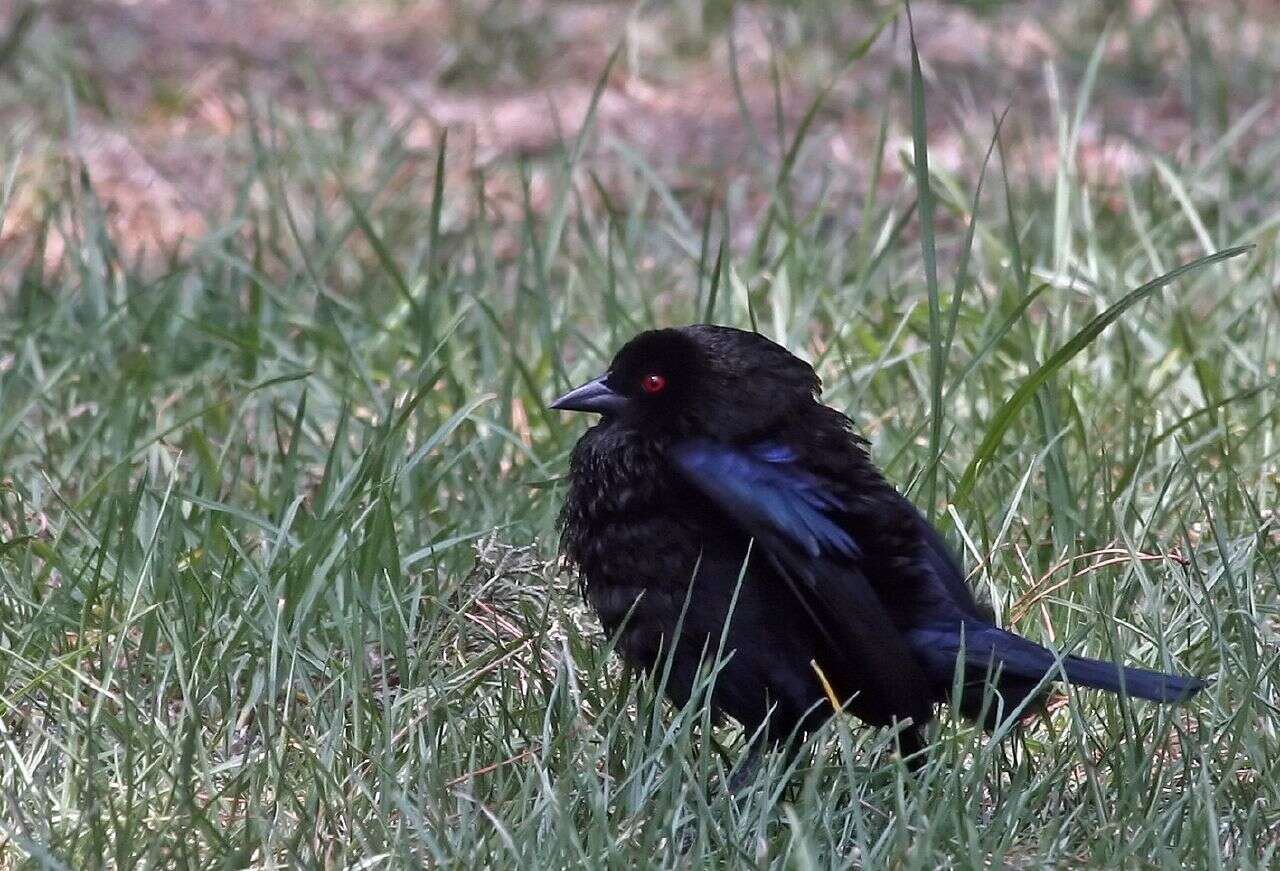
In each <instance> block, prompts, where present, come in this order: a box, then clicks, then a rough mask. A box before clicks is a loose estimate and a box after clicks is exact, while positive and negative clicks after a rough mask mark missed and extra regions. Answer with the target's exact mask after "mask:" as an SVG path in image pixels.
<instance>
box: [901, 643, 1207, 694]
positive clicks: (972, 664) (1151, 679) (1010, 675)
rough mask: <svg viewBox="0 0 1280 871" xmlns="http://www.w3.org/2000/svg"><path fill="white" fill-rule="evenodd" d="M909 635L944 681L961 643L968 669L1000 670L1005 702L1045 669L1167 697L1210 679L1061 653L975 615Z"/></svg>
mask: <svg viewBox="0 0 1280 871" xmlns="http://www.w3.org/2000/svg"><path fill="white" fill-rule="evenodd" d="M908 637H909V639H910V641H911V647H912V649H913V651H915V653H916V654H917V656H918V657H919V659H920V661H921V663H922V664H923V665H924V667H925V672H926V674H928V675H929V677H930V679H931V680H934V681H937V682H939V683H941V684H944V685H949V684H950V682H951V680H952V678H953V675H954V672H955V665H956V660H957V658H958V657H959V655H960V652H961V650H962V649H963V651H964V658H965V671H966V673H968V674H971V675H974V676H975V678H978V679H984V678H985V676H986V675H987V674H990V673H992V672H995V671H996V670H998V672H999V676H998V677H997V689H998V690H1000V691H1001V693H1002V695H1004V696H1005V697H1006V698H1005V703H1006V706H1009V705H1012V706H1017V705H1019V704H1021V702H1022V700H1023V699H1024V698H1026V697H1027V696H1029V695H1030V694H1031V693H1032V692H1033V691H1034V690H1035V687H1036V686H1037V684H1039V683H1040V681H1041V680H1042V679H1043V678H1044V677H1045V675H1051V676H1052V677H1059V678H1061V677H1065V678H1066V680H1067V681H1069V682H1070V683H1073V684H1076V685H1078V686H1086V687H1093V688H1095V689H1100V690H1107V691H1109V692H1113V693H1123V694H1127V695H1129V696H1133V697H1135V698H1139V699H1150V700H1151V701H1154V702H1166V703H1171V702H1181V701H1185V700H1186V699H1188V698H1190V697H1191V696H1193V695H1195V694H1196V693H1197V692H1199V691H1200V690H1202V689H1204V687H1205V686H1207V684H1206V683H1205V681H1203V680H1200V679H1199V678H1195V677H1189V676H1186V675H1177V674H1166V673H1165V672H1161V671H1151V670H1149V669H1145V668H1130V667H1128V666H1122V665H1118V664H1116V663H1114V662H1106V661H1104V660H1100V659H1089V658H1087V657H1083V656H1063V657H1061V658H1059V657H1058V656H1056V655H1054V653H1053V652H1051V651H1049V650H1047V649H1046V648H1044V647H1041V646H1040V645H1039V644H1036V643H1035V642H1033V641H1028V640H1027V639H1025V638H1023V637H1021V636H1019V635H1014V634H1013V633H1012V632H1005V631H1004V630H1003V629H997V628H996V627H994V626H988V625H985V624H982V623H976V622H972V621H965V622H963V623H954V624H946V625H940V624H934V625H931V626H926V627H923V628H920V629H915V630H912V631H911V632H910V633H908ZM1059 669H1060V670H1059ZM971 707H972V701H970V702H969V703H968V704H965V705H963V707H962V710H964V712H965V713H966V714H970V715H974V714H973V712H972V711H971V710H970V708H971ZM974 711H976V709H974Z"/></svg>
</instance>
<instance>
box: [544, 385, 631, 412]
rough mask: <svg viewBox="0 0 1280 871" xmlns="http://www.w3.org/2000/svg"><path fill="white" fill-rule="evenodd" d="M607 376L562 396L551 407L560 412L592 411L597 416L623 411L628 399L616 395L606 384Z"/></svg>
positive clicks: (619, 394)
mask: <svg viewBox="0 0 1280 871" xmlns="http://www.w3.org/2000/svg"><path fill="white" fill-rule="evenodd" d="M606 377H607V376H605V375H601V376H600V377H599V378H597V379H596V380H594V381H588V382H587V383H586V384H583V385H582V386H581V387H575V388H573V389H572V390H570V391H569V392H568V393H566V394H565V395H564V396H561V397H560V398H559V399H557V400H556V401H555V402H553V403H551V407H552V408H555V409H558V410H560V411H590V412H593V413H595V414H611V413H614V412H618V411H621V410H622V409H623V407H624V406H625V405H626V404H627V397H625V396H623V395H622V394H621V393H615V392H614V391H613V389H612V388H610V387H609V385H608V384H605V383H604V380H605V378H606Z"/></svg>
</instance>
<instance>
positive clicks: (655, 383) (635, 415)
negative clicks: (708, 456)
mask: <svg viewBox="0 0 1280 871" xmlns="http://www.w3.org/2000/svg"><path fill="white" fill-rule="evenodd" d="M819 386H820V382H819V380H818V376H817V375H815V374H814V371H813V368H812V367H811V366H810V365H809V364H808V363H805V362H804V361H803V360H801V359H799V358H798V357H796V356H794V355H793V354H791V353H790V352H789V351H787V350H786V349H785V348H783V347H782V346H780V345H778V344H776V343H774V342H771V341H769V340H768V339H766V338H765V337H764V336H761V335H759V334H758V333H749V332H746V331H744V330H737V329H733V328H732V327H719V326H709V325H695V326H688V327H678V328H675V329H666V330H650V331H648V332H644V333H641V334H640V335H638V336H636V337H635V338H634V339H632V340H631V341H630V342H628V343H627V344H626V345H624V346H623V347H622V350H620V351H618V354H617V356H615V357H614V358H613V362H612V363H611V364H610V365H609V371H608V372H606V373H605V374H604V375H602V376H600V377H599V378H596V379H595V380H593V381H588V382H587V383H586V384H583V385H582V386H581V387H578V388H575V389H574V390H570V391H569V392H568V393H566V394H565V395H564V396H561V397H560V398H559V399H557V400H556V401H555V402H553V403H552V404H551V407H552V408H557V409H561V410H563V411H588V412H594V413H597V414H602V415H604V416H605V417H606V418H608V419H610V420H614V421H617V422H618V423H620V424H621V425H623V426H628V427H632V428H634V429H637V430H642V431H645V432H648V433H651V434H655V435H664V434H666V435H680V436H692V435H702V436H715V437H717V438H720V439H723V440H727V441H733V440H736V439H743V438H747V437H749V436H751V435H753V434H756V433H760V432H765V431H768V430H769V429H771V428H773V427H774V426H776V425H778V424H779V423H781V422H783V421H785V420H786V419H787V418H788V417H790V416H792V415H794V414H795V413H797V412H798V411H800V410H802V409H803V408H804V407H806V406H808V405H812V404H813V403H814V401H815V397H816V394H817V391H818V388H819Z"/></svg>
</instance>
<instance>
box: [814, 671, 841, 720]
mask: <svg viewBox="0 0 1280 871" xmlns="http://www.w3.org/2000/svg"><path fill="white" fill-rule="evenodd" d="M809 665H810V666H812V667H813V670H814V672H816V673H817V675H818V680H820V681H822V689H823V692H825V693H826V694H827V701H829V702H831V707H832V708H833V709H834V710H836V711H839V710H840V707H841V705H840V700H839V699H838V698H836V691H835V690H834V689H832V688H831V681H829V680H827V676H826V675H825V674H823V673H822V667H821V666H819V665H818V660H816V659H811V660H809Z"/></svg>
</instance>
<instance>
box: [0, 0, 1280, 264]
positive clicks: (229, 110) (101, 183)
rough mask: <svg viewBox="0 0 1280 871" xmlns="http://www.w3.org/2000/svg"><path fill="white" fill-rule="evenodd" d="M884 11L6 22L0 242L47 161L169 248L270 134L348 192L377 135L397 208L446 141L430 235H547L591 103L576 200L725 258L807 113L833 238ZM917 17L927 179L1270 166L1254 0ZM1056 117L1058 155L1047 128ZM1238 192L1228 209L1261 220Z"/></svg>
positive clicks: (55, 174) (875, 88)
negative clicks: (1157, 164) (308, 139)
mask: <svg viewBox="0 0 1280 871" xmlns="http://www.w3.org/2000/svg"><path fill="white" fill-rule="evenodd" d="M898 8H899V7H898V5H897V4H892V3H872V2H849V3H836V4H831V3H827V2H822V0H790V2H755V3H733V2H729V0H674V2H663V3H631V2H626V3H624V2H552V0H454V2H402V0H366V2H340V0H276V2H254V0H182V2H173V0H129V2H104V0H53V2H48V3H34V2H23V0H3V2H0V30H2V31H3V34H2V36H0V127H2V128H3V130H4V136H5V137H6V139H7V141H8V143H9V145H10V147H11V148H18V149H20V150H21V152H22V154H23V159H22V160H21V161H20V162H19V164H18V170H17V172H18V176H19V179H20V181H21V184H19V185H18V195H17V200H16V202H14V203H12V204H11V206H10V209H9V213H8V215H7V219H6V221H5V224H4V227H3V237H2V240H3V243H4V244H6V245H15V244H22V241H23V239H24V238H27V237H30V236H31V234H32V233H33V231H34V229H35V228H36V227H38V226H40V225H41V223H42V216H43V215H44V214H45V213H46V212H47V210H48V209H49V208H50V203H51V202H54V201H56V200H58V199H59V197H60V195H61V193H60V192H61V191H62V186H63V185H64V184H65V183H66V179H67V177H68V176H67V173H66V168H67V165H68V162H70V163H71V164H74V165H76V166H77V167H79V166H82V167H83V169H84V170H85V171H86V172H87V173H88V176H89V178H90V179H91V181H92V184H93V186H94V189H95V190H96V193H97V196H98V197H99V198H100V200H101V203H102V206H103V208H104V209H105V210H106V212H107V214H108V215H109V216H110V219H111V224H112V226H113V227H115V228H116V229H118V230H119V231H120V235H119V242H120V244H121V245H123V246H125V247H126V248H128V249H131V251H132V252H133V253H143V252H148V251H149V252H151V253H152V254H155V253H156V252H159V251H166V250H171V249H172V247H173V246H174V245H176V244H180V243H181V242H182V240H190V239H192V238H193V237H197V236H199V235H200V234H202V233H204V232H207V231H208V229H209V228H210V227H212V226H218V225H219V224H220V223H221V222H222V220H223V219H224V218H225V216H226V215H227V214H230V213H231V212H232V211H233V209H234V207H235V201H236V198H237V197H238V196H243V195H245V194H246V191H245V190H244V188H245V187H246V180H247V179H248V178H249V172H248V171H247V170H246V166H248V165H250V164H252V162H253V158H254V153H255V149H261V148H262V147H263V144H262V142H261V141H260V140H261V139H263V138H268V139H269V138H270V136H271V132H270V131H271V130H276V129H278V128H279V127H281V126H283V127H288V128H295V127H296V128H301V129H306V130H311V131H314V133H315V139H316V141H317V143H318V144H317V149H318V150H320V151H323V152H324V153H323V154H321V153H317V154H314V155H313V158H314V159H315V160H317V161H322V162H323V161H331V162H339V161H341V160H344V159H345V160H347V161H349V162H351V163H359V162H361V160H363V162H364V164H365V165H363V166H357V165H350V166H347V167H345V169H346V170H347V171H348V172H349V173H350V174H348V175H347V179H348V180H349V181H350V182H351V183H352V184H357V185H358V184H359V183H360V174H361V173H364V175H365V176H366V177H367V178H365V181H366V182H369V183H372V180H373V179H374V178H377V177H378V176H379V173H380V172H381V171H382V170H383V169H385V166H384V167H379V166H378V165H376V163H377V160H376V158H374V157H371V155H370V154H368V153H366V154H365V155H363V156H361V155H355V154H354V152H353V151H352V150H350V149H348V150H347V152H346V154H345V155H343V156H341V157H340V156H339V155H337V154H335V153H334V150H333V147H332V145H331V143H330V142H328V141H327V140H328V138H329V136H330V134H336V135H337V137H338V138H339V140H341V139H342V138H343V137H345V139H346V141H347V142H348V143H350V142H352V141H353V140H354V141H355V144H356V145H360V144H363V143H361V142H360V140H361V138H362V137H364V138H365V140H366V142H367V143H371V142H374V141H377V140H379V139H380V138H382V137H385V136H386V135H387V134H386V133H385V132H372V131H386V130H387V129H388V128H393V129H394V130H395V131H397V135H398V136H399V137H400V145H401V148H402V152H401V153H400V154H399V155H398V158H397V163H398V166H397V171H396V173H395V174H394V177H390V178H384V179H382V180H381V181H380V184H383V185H385V186H386V188H387V189H388V190H389V191H394V192H395V193H397V194H398V195H404V194H405V193H412V189H413V187H414V185H418V186H419V188H420V190H419V191H418V194H419V195H418V197H417V199H418V200H419V201H420V202H422V203H423V204H424V206H425V204H426V203H427V202H428V201H429V199H430V192H431V184H432V180H431V175H432V172H431V170H432V167H433V165H434V161H435V152H434V147H435V145H436V144H437V143H438V142H439V140H440V138H441V136H442V135H443V134H444V133H445V131H448V133H449V137H450V143H451V148H450V153H449V160H448V166H447V170H448V174H447V184H448V185H450V186H456V187H457V188H459V189H460V190H461V192H462V193H461V195H460V196H452V195H451V196H449V197H447V198H446V201H447V202H449V203H450V208H449V209H448V210H447V214H445V215H444V222H445V227H446V228H454V229H456V228H458V227H459V226H461V225H463V224H465V223H466V221H467V220H468V219H469V217H472V215H469V214H468V212H473V211H474V210H476V209H478V208H480V203H481V202H483V203H484V207H485V208H487V209H489V210H491V213H492V216H498V217H500V216H503V215H507V216H513V215H517V214H521V213H523V212H524V210H525V208H526V207H527V208H531V209H533V210H534V211H535V212H545V210H546V209H547V208H548V207H549V204H550V203H551V201H552V200H553V199H554V197H553V196H552V194H551V190H552V187H553V185H552V183H551V182H549V181H548V178H547V172H546V170H547V168H548V166H550V167H558V166H559V164H560V161H561V160H562V154H563V152H562V146H563V145H564V144H565V143H566V142H569V141H571V140H572V139H573V137H574V136H575V134H576V133H577V131H578V130H579V129H580V128H581V125H582V123H583V120H584V117H585V116H586V114H587V110H588V107H589V106H590V105H591V97H592V93H593V90H594V89H595V88H596V86H597V85H598V84H602V85H603V89H604V90H603V93H602V94H601V96H600V99H599V102H598V104H597V105H596V107H595V116H596V117H595V125H594V131H595V134H596V135H594V136H592V137H591V138H590V141H589V142H588V143H585V145H586V146H587V148H588V149H589V150H588V152H587V153H586V154H585V155H584V157H585V158H586V163H585V165H587V166H588V167H589V169H590V174H591V179H590V181H589V182H584V184H583V186H582V188H581V191H580V192H581V194H582V195H583V196H587V197H598V196H601V195H604V194H607V193H608V192H610V191H613V192H618V191H622V190H624V189H625V186H624V185H623V184H622V178H623V177H625V176H629V175H634V174H636V173H645V174H654V175H656V176H657V178H658V179H660V180H661V182H662V185H663V186H664V187H665V188H666V189H667V190H669V191H670V193H671V194H673V195H675V196H677V197H680V198H682V199H686V200H687V201H688V208H689V213H690V215H691V217H693V218H694V219H695V220H696V218H697V215H698V214H699V212H700V210H703V209H706V208H712V209H721V208H723V209H725V210H726V211H727V217H729V218H730V219H731V225H732V226H733V227H735V228H738V229H737V230H736V231H735V232H734V233H733V236H734V239H735V240H736V241H737V242H738V243H742V242H743V240H746V239H749V238H751V235H752V225H753V222H754V221H756V220H757V219H758V218H759V215H760V212H761V210H762V209H763V208H764V207H765V203H766V201H767V200H768V199H769V196H770V195H769V191H768V190H762V189H761V188H760V186H759V185H752V184H750V183H749V179H751V178H752V176H753V175H756V176H766V177H767V176H769V175H771V174H773V173H775V172H776V169H777V167H778V165H779V161H780V157H781V155H782V154H784V153H785V152H786V150H787V147H788V145H789V144H790V142H791V141H792V138H793V137H794V136H795V134H796V131H797V126H798V125H799V124H800V122H801V120H802V119H804V118H805V115H806V113H807V111H808V110H809V109H810V107H811V106H813V101H814V99H815V97H816V96H817V95H818V94H819V93H824V99H822V101H821V104H820V105H819V106H818V107H817V111H816V114H815V115H814V117H813V118H812V119H811V126H810V127H809V129H808V130H807V132H806V136H805V139H804V147H803V149H801V153H800V154H799V155H798V161H797V165H796V167H795V169H794V171H793V172H792V182H793V183H794V185H795V187H794V189H793V193H794V195H795V196H796V197H799V198H800V199H801V200H803V199H805V198H806V197H807V198H808V199H809V200H810V201H813V200H816V199H817V197H818V194H819V191H821V192H822V195H823V196H825V197H826V198H827V199H828V201H829V202H833V203H834V204H836V205H837V206H838V205H839V204H840V203H841V202H843V203H847V204H848V205H849V208H848V209H845V210H842V209H840V208H838V207H837V208H834V209H828V211H827V214H826V215H825V216H824V220H828V221H832V222H837V223H838V222H853V223H856V222H857V220H858V209H857V208H856V206H855V204H856V203H858V202H860V198H861V196H862V195H863V194H864V193H865V189H866V187H867V186H868V185H870V184H873V183H874V184H880V185H883V186H885V187H886V189H892V188H893V187H895V186H896V185H897V183H898V181H899V179H900V177H901V175H902V173H903V171H904V170H903V164H902V162H901V161H899V160H897V159H890V160H887V161H886V162H885V163H884V165H883V166H878V165H876V164H875V163H874V161H873V160H872V159H871V158H872V156H873V155H874V154H875V152H876V144H877V139H878V137H880V136H885V137H887V138H888V145H889V148H888V154H889V155H890V157H891V158H893V157H894V156H896V155H897V154H899V152H900V151H901V150H902V149H903V148H905V147H907V146H909V143H910V135H909V129H910V118H911V114H910V111H909V107H908V106H907V104H906V97H905V88H902V87H899V86H900V85H901V84H902V82H903V81H904V79H903V77H904V75H905V72H906V69H907V57H908V52H907V50H906V46H905V27H904V26H903V23H904V21H903V19H900V18H898V19H894V20H893V22H892V23H890V24H888V26H887V28H886V32H885V33H883V34H879V29H880V28H881V27H884V26H885V24H886V22H887V21H889V16H892V15H893V13H894V12H895V11H896V10H897V9H898ZM913 11H914V19H915V28H916V38H917V41H918V43H919V46H920V54H921V58H922V64H923V72H924V76H925V79H926V82H927V85H928V89H927V95H928V109H929V111H928V121H929V144H930V148H931V161H932V164H933V168H934V169H935V170H941V171H943V172H948V173H955V174H959V175H960V176H964V177H972V176H974V175H976V173H977V169H978V166H979V165H980V162H981V155H982V152H983V151H984V150H985V148H986V146H987V145H988V144H989V141H990V138H991V135H992V129H993V124H992V122H993V118H994V117H995V116H998V115H1000V114H1001V113H1003V112H1004V111H1005V110H1006V109H1008V110H1009V118H1008V123H1007V124H1006V126H1005V150H1006V158H1007V172H1008V173H1009V174H1010V175H1011V176H1013V177H1015V179H1016V181H1017V182H1018V183H1019V184H1022V183H1026V184H1028V185H1032V186H1034V185H1037V184H1043V185H1045V186H1050V185H1051V184H1052V182H1053V175H1054V173H1055V171H1056V167H1057V156H1058V154H1059V153H1060V151H1061V150H1062V149H1063V148H1064V147H1068V145H1069V147H1070V148H1071V149H1072V154H1073V157H1074V162H1075V166H1076V168H1077V169H1078V171H1079V172H1080V173H1081V174H1082V176H1084V177H1085V178H1086V179H1088V180H1090V181H1092V182H1101V183H1103V184H1104V185H1105V184H1110V185H1112V186H1114V185H1116V184H1118V182H1119V181H1120V180H1121V179H1122V178H1123V177H1124V176H1126V174H1130V173H1133V172H1135V171H1138V170H1145V169H1149V168H1150V164H1151V160H1152V157H1153V156H1155V157H1159V158H1162V159H1167V160H1170V161H1175V162H1185V161H1194V160H1196V159H1197V158H1198V157H1203V156H1204V154H1205V152H1206V151H1207V150H1209V149H1212V148H1217V147H1220V146H1221V147H1226V148H1230V149H1231V150H1232V151H1233V152H1235V153H1237V154H1243V155H1247V154H1249V153H1250V150H1251V149H1253V148H1255V147H1257V146H1258V144H1259V143H1266V142H1270V143H1271V144H1270V145H1269V146H1268V149H1267V151H1266V153H1265V154H1263V155H1260V156H1259V158H1258V159H1273V158H1274V157H1275V156H1276V155H1275V145H1274V141H1273V140H1274V136H1275V133H1276V132H1277V130H1278V129H1280V104H1278V103H1280V94H1278V92H1277V87H1276V83H1277V78H1276V73H1277V68H1278V67H1280V4H1276V3H1274V2H1270V0H1124V2H1114V0H1111V2H1079V3H1058V2H1052V0H1029V2H1000V0H972V2H950V3H917V4H915V7H914V10H913ZM878 34H879V35H878ZM877 35H878V38H877ZM868 41H870V43H871V44H870V45H867V42H868ZM615 49H617V50H618V57H617V58H616V61H615V62H614V63H613V65H612V66H609V58H610V55H611V53H612V52H613V51H614V50H615ZM1095 52H1097V66H1096V69H1095V70H1094V71H1093V73H1092V74H1089V73H1088V70H1089V63H1090V58H1091V57H1093V56H1094V54H1095ZM864 53H865V57H862V55H863V54H864ZM860 57H861V60H859V58H860ZM606 69H607V70H608V74H607V78H605V79H604V80H603V81H601V76H602V75H603V74H604V73H605V71H606ZM828 88H829V93H826V92H825V89H828ZM1082 90H1084V91H1087V93H1086V94H1084V95H1082V93H1081V91H1082ZM1082 96H1084V98H1085V99H1083V100H1081V97H1082ZM891 104H896V105H891ZM1077 110H1078V112H1079V117H1078V118H1077V119H1076V120H1077V121H1078V122H1079V123H1078V126H1077V127H1076V128H1074V129H1073V130H1072V131H1070V135H1071V136H1072V137H1073V138H1074V140H1075V141H1073V142H1071V143H1069V144H1068V143H1066V142H1065V141H1064V138H1065V137H1066V136H1067V135H1068V134H1067V131H1066V130H1064V129H1062V125H1061V124H1059V123H1058V121H1057V120H1056V119H1058V118H1060V117H1064V116H1065V117H1068V118H1070V117H1072V113H1075V112H1076V111H1077ZM1237 124H1238V125H1240V126H1241V127H1242V129H1241V130H1239V131H1238V134H1239V135H1236V136H1234V137H1232V138H1230V139H1229V140H1223V137H1224V135H1225V134H1226V133H1227V132H1228V131H1229V130H1231V128H1232V126H1233V125H1237ZM418 164H420V165H418ZM522 174H523V175H524V176H525V181H526V182H527V183H526V184H523V185H522V182H521V176H522ZM250 187H252V186H250ZM481 191H482V192H483V198H481V196H480V194H479V192H481ZM250 193H252V192H250ZM1239 193H1240V196H1239V197H1238V198H1236V200H1235V204H1236V206H1237V207H1238V208H1240V209H1242V210H1248V209H1252V208H1257V207H1258V205H1259V203H1258V201H1257V199H1256V198H1257V197H1261V196H1262V195H1263V192H1261V191H1257V190H1242V191H1240V192H1239ZM833 198H834V199H833ZM410 201H412V200H402V202H410ZM1117 202H1118V201H1117ZM53 229H54V232H53V234H52V236H53V238H52V239H50V240H49V244H50V245H51V246H52V247H51V248H50V249H49V254H50V256H54V254H55V253H56V250H57V244H58V243H57V236H58V233H57V227H56V225H55V226H54V228H53Z"/></svg>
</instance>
